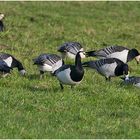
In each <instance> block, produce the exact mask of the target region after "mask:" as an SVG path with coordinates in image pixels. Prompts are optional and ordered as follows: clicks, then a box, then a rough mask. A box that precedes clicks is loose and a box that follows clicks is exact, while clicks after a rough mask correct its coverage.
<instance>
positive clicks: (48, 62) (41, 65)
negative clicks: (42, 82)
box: [33, 54, 64, 76]
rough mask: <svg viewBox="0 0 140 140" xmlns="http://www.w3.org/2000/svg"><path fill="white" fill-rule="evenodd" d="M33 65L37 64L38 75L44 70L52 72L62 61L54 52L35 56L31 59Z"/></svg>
mask: <svg viewBox="0 0 140 140" xmlns="http://www.w3.org/2000/svg"><path fill="white" fill-rule="evenodd" d="M33 61H34V65H37V66H38V69H39V71H40V75H41V76H42V74H44V72H46V71H50V72H52V73H53V72H54V71H56V70H57V69H58V68H60V67H61V66H62V65H63V63H64V61H63V60H62V58H61V57H60V56H58V55H56V54H41V55H39V56H38V57H37V58H35V59H33Z"/></svg>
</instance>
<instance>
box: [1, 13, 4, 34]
mask: <svg viewBox="0 0 140 140" xmlns="http://www.w3.org/2000/svg"><path fill="white" fill-rule="evenodd" d="M3 18H4V14H1V13H0V32H2V31H3V30H4V24H3V21H2V19H3Z"/></svg>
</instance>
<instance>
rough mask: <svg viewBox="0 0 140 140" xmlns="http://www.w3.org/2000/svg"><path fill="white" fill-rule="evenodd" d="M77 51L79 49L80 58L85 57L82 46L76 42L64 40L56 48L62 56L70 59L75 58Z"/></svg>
mask: <svg viewBox="0 0 140 140" xmlns="http://www.w3.org/2000/svg"><path fill="white" fill-rule="evenodd" d="M79 51H81V54H80V55H81V58H85V54H84V48H83V47H82V45H81V44H80V43H78V42H66V43H64V44H63V45H61V46H60V47H59V48H58V52H60V53H61V55H62V58H65V57H68V58H70V59H75V57H76V54H77V53H78V52H79Z"/></svg>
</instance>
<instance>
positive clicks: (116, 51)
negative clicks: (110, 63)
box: [86, 46, 140, 63]
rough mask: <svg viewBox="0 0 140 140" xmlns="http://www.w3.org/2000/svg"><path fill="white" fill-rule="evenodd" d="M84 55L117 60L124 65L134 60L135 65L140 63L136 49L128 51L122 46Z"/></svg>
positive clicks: (139, 55) (139, 56)
mask: <svg viewBox="0 0 140 140" xmlns="http://www.w3.org/2000/svg"><path fill="white" fill-rule="evenodd" d="M86 55H87V56H88V57H89V56H95V57H99V58H117V59H119V60H121V61H123V62H124V63H127V62H129V61H131V60H132V59H134V58H135V59H136V61H137V63H139V61H140V53H139V52H138V50H137V49H128V48H126V47H123V46H109V47H106V48H103V49H100V50H98V51H89V52H86Z"/></svg>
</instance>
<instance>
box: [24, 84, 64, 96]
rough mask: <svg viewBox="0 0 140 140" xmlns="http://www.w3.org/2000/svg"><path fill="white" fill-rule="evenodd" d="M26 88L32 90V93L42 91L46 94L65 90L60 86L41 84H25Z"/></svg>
mask: <svg viewBox="0 0 140 140" xmlns="http://www.w3.org/2000/svg"><path fill="white" fill-rule="evenodd" d="M25 88H26V89H28V90H29V91H31V92H32V93H37V94H38V93H40V94H42V93H43V94H44V92H45V94H46V93H59V92H63V91H62V90H61V89H60V88H59V87H53V88H52V87H49V86H40V85H35V86H32V85H28V86H25Z"/></svg>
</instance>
